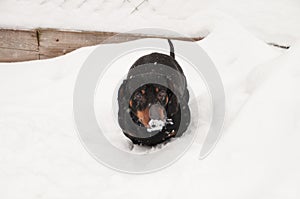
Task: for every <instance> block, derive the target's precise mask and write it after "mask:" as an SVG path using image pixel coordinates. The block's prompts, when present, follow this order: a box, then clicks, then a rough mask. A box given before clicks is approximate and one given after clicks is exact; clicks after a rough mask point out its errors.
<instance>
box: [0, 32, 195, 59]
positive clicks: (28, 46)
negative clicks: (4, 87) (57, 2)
mask: <svg viewBox="0 0 300 199" xmlns="http://www.w3.org/2000/svg"><path fill="white" fill-rule="evenodd" d="M112 36H116V37H113V39H109V43H119V42H125V41H130V40H135V39H140V38H166V37H161V36H155V35H140V34H124V33H122V34H118V33H115V32H95V31H69V30H57V29H36V30H6V29H0V48H1V50H0V62H8V61H10V62H11V61H27V60H33V59H47V58H52V57H57V56H60V55H64V54H66V53H68V52H71V51H73V50H76V49H77V48H80V47H85V46H92V45H97V44H100V43H107V42H108V41H107V39H108V38H111V37H112ZM171 39H178V40H191V39H192V40H199V39H201V38H176V37H175V38H171ZM37 55H38V56H37Z"/></svg>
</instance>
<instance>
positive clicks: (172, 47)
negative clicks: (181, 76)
mask: <svg viewBox="0 0 300 199" xmlns="http://www.w3.org/2000/svg"><path fill="white" fill-rule="evenodd" d="M168 42H169V45H170V56H171V57H173V58H174V59H175V53H174V46H173V43H172V42H171V40H170V39H168Z"/></svg>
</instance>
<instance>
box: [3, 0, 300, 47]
mask: <svg viewBox="0 0 300 199" xmlns="http://www.w3.org/2000/svg"><path fill="white" fill-rule="evenodd" d="M141 2H142V3H141ZM137 6H138V10H135V8H136V7H137ZM299 10H300V2H299V1H297V0H286V1H281V0H264V1H259V0H253V1H249V0H247V1H246V0H226V1H220V0H215V1H209V0H200V1H199V0H188V1H186V0H176V1H174V0H165V1H161V0H149V1H143V0H130V1H129V0H120V1H107V0H101V1H99V0H72V1H70V0H51V1H50V0H31V1H27V0H10V1H1V2H0V27H7V28H37V27H44V28H62V29H76V30H98V31H117V32H124V31H128V30H132V29H137V28H145V27H160V28H167V29H172V30H175V31H177V32H179V33H182V34H187V35H190V36H206V35H207V33H208V32H211V31H212V30H213V28H214V27H215V26H216V24H217V23H219V22H223V21H224V20H225V21H226V20H228V19H229V18H234V19H236V20H237V22H238V23H239V24H242V25H243V26H244V27H245V28H246V29H247V30H248V31H250V32H251V33H253V34H254V35H256V36H257V37H259V38H260V39H262V40H263V41H265V42H273V43H278V44H281V45H291V44H293V43H294V42H295V41H296V40H297V39H299V34H298V33H299V32H300V25H299V23H298V20H299V18H300V12H299Z"/></svg>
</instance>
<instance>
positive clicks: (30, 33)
mask: <svg viewBox="0 0 300 199" xmlns="http://www.w3.org/2000/svg"><path fill="white" fill-rule="evenodd" d="M37 41H38V38H37V34H36V31H35V30H12V29H0V48H8V49H18V50H25V51H28V50H31V51H38V45H37Z"/></svg>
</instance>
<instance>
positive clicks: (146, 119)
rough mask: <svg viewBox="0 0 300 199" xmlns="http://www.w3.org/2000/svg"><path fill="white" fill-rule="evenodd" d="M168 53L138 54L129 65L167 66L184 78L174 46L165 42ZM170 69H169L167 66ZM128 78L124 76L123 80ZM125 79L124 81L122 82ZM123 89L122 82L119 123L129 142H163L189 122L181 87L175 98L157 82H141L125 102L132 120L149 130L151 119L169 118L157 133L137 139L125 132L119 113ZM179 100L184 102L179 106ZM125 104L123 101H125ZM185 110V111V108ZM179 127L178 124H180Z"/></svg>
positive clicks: (172, 93)
mask: <svg viewBox="0 0 300 199" xmlns="http://www.w3.org/2000/svg"><path fill="white" fill-rule="evenodd" d="M169 44H170V47H171V52H170V55H166V54H161V53H151V54H149V55H145V56H143V57H140V58H139V59H138V60H137V61H136V62H135V63H134V64H133V65H132V66H131V68H130V70H133V69H134V68H136V67H139V66H140V65H143V64H155V65H157V64H158V65H157V67H159V64H161V65H165V66H169V67H171V68H172V69H173V70H175V71H178V72H179V73H180V74H181V76H183V77H184V79H185V76H184V73H183V70H182V68H181V67H180V65H179V64H178V62H177V61H176V60H175V56H174V48H173V45H172V43H171V42H170V41H169ZM170 70H171V69H170ZM129 80H130V77H127V81H129ZM124 82H125V81H124ZM170 87H173V89H176V88H174V87H176V86H175V85H170ZM124 92H126V84H125V83H123V84H122V86H121V87H120V89H119V95H118V101H119V124H120V126H121V128H122V129H123V133H124V134H125V135H126V136H127V137H128V138H130V139H131V140H132V141H133V143H137V144H145V145H156V144H158V143H161V142H164V141H165V140H167V139H169V138H171V137H174V136H178V135H179V136H180V135H181V134H182V133H183V132H184V131H185V130H186V129H187V126H188V124H189V122H190V112H189V109H188V107H187V103H188V100H189V92H188V90H187V88H186V87H185V90H184V95H183V98H182V99H179V98H178V97H177V96H176V95H175V94H174V92H172V90H171V89H170V88H167V87H166V86H163V85H160V84H154V83H151V84H145V85H142V86H141V87H139V88H138V89H136V90H135V91H134V92H133V94H132V95H131V96H130V98H129V102H127V104H128V107H129V110H130V116H131V118H132V120H133V122H134V123H135V124H136V125H138V126H140V127H145V128H147V129H150V130H151V122H152V121H170V122H169V123H168V124H166V125H165V126H164V127H163V128H162V129H161V130H160V133H158V134H156V135H155V136H151V137H145V138H138V137H135V136H132V132H131V133H129V132H128V131H127V130H126V128H125V125H124V124H123V123H124V121H123V120H122V119H123V118H122V116H123V114H122V113H121V110H122V108H124V107H121V106H124V103H120V100H122V99H123V98H124V96H125V95H124ZM179 102H180V103H186V105H185V106H182V105H181V104H179ZM125 106H126V103H125ZM182 108H184V113H185V114H184V115H182V110H181V109H182ZM186 109H187V110H186ZM182 117H184V119H185V124H184V127H183V128H180V125H181V121H182ZM181 126H182V125H181Z"/></svg>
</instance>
